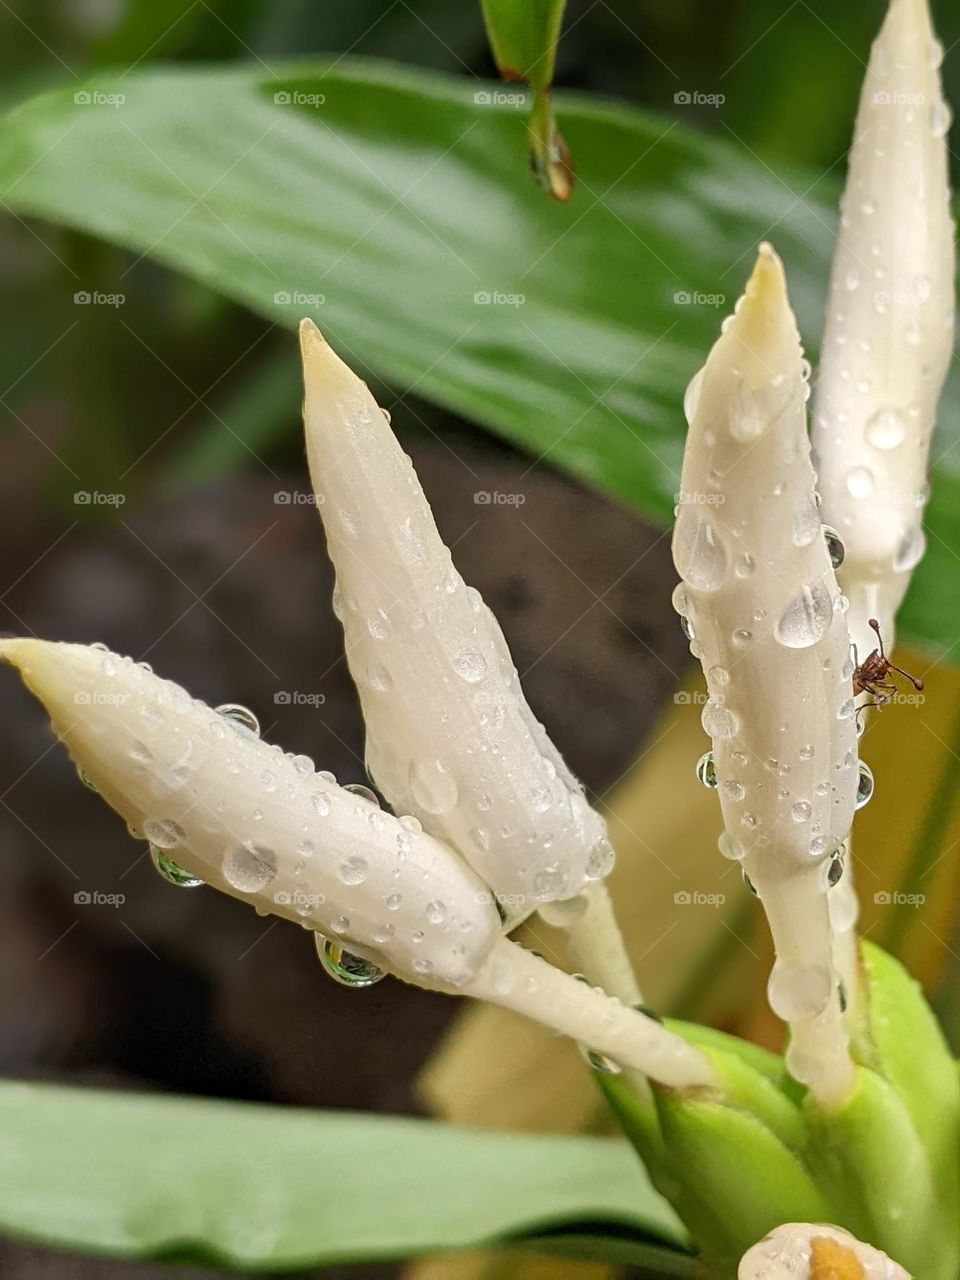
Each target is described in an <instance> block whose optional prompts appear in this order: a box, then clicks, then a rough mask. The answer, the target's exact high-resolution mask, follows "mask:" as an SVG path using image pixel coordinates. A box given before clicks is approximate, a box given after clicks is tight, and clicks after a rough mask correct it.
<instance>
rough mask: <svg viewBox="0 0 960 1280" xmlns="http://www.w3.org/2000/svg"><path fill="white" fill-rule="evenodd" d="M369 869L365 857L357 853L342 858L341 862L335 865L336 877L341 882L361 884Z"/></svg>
mask: <svg viewBox="0 0 960 1280" xmlns="http://www.w3.org/2000/svg"><path fill="white" fill-rule="evenodd" d="M369 870H370V868H369V866H368V865H367V860H366V858H361V857H360V855H359V854H354V855H352V856H351V857H349V858H344V860H343V862H341V863H340V865H339V866H338V867H337V879H338V880H339V881H340V883H341V884H347V885H357V884H363V882H364V880H366V878H367V875H368V874H369Z"/></svg>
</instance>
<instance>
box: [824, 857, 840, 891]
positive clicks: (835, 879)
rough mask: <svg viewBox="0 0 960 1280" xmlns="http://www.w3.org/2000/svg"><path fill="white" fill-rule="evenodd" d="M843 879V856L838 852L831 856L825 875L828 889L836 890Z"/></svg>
mask: <svg viewBox="0 0 960 1280" xmlns="http://www.w3.org/2000/svg"><path fill="white" fill-rule="evenodd" d="M842 878H843V854H842V853H841V852H840V851H839V850H838V851H837V852H836V853H833V854H831V855H830V857H829V859H828V860H827V864H826V868H825V870H824V873H823V880H824V884H825V885H826V886H827V888H828V889H832V888H834V887H835V886H836V885H838V884H839V883H840V881H841V879H842Z"/></svg>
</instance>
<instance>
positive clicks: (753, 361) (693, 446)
mask: <svg viewBox="0 0 960 1280" xmlns="http://www.w3.org/2000/svg"><path fill="white" fill-rule="evenodd" d="M806 375H807V369H806V367H805V365H804V362H803V359H802V351H801V347H800V338H799V334H798V333H797V329H796V323H795V321H794V318H793V314H792V312H791V310H790V307H789V303H788V301H787V294H786V284H785V281H784V277H783V269H782V266H781V264H780V260H779V259H778V258H777V256H776V255H775V254H774V253H773V251H772V250H771V249H770V247H769V246H767V245H764V246H762V247H761V250H760V255H759V258H758V261H757V265H756V268H755V270H754V273H753V276H752V277H751V279H750V282H749V283H748V285H747V289H746V293H745V295H744V297H743V298H741V299H740V301H739V302H738V304H737V307H736V312H735V314H734V316H733V317H732V318H731V319H729V320H728V321H726V322H725V324H724V326H723V331H722V334H721V337H720V338H719V340H718V341H717V343H716V344H715V346H714V347H713V350H712V351H711V352H710V356H709V358H708V360H707V363H706V365H705V367H704V369H703V370H702V371H701V373H700V374H698V375H697V378H696V379H695V381H694V384H693V392H692V393H691V394H690V395H688V407H689V409H690V418H691V421H690V430H689V433H688V436H687V445H686V452H685V456H684V464H683V476H682V482H681V494H680V507H679V510H678V515H677V523H676V528H675V531H674V539H673V554H674V561H675V563H676V566H677V569H678V571H679V573H680V575H681V577H682V579H683V582H682V584H681V586H680V587H679V588H678V591H677V595H676V596H675V603H676V604H677V607H678V609H679V610H680V612H681V613H682V614H684V615H685V617H686V618H687V620H688V625H689V627H690V628H692V631H693V634H694V636H695V639H694V642H693V648H694V651H695V652H696V653H697V654H698V655H699V656H700V658H701V660H702V663H703V668H704V672H705V674H706V679H707V686H708V690H709V695H710V696H709V699H708V702H707V704H706V705H705V707H704V710H703V717H702V718H703V726H704V729H705V730H706V731H707V733H708V734H710V736H711V738H712V739H713V769H714V770H715V775H716V782H717V791H718V796H719V799H720V805H721V808H722V811H723V820H724V826H725V828H726V833H725V836H724V841H723V850H724V852H726V853H727V854H728V856H730V857H734V858H737V859H739V860H741V862H742V865H743V867H744V870H745V871H746V873H747V875H748V876H749V878H750V880H751V882H752V883H753V885H754V886H755V888H756V890H757V892H758V894H759V896H760V898H761V900H762V902H763V906H764V909H765V911H766V914H767V917H768V920H769V922H770V928H771V932H772V934H773V939H774V943H775V946H776V949H777V963H776V966H775V968H774V971H773V974H772V975H771V980H770V998H771V1004H772V1005H773V1008H774V1010H775V1012H776V1013H777V1014H778V1015H779V1016H780V1017H782V1018H783V1019H784V1020H785V1021H787V1022H789V1023H790V1024H791V1030H792V1043H791V1054H790V1056H788V1062H789V1064H790V1066H791V1069H792V1070H793V1071H794V1073H795V1074H797V1075H798V1076H799V1077H800V1078H802V1079H803V1080H804V1081H805V1083H808V1084H810V1085H811V1087H812V1088H814V1089H815V1091H818V1092H819V1091H820V1090H821V1089H822V1090H823V1091H824V1092H829V1091H830V1090H831V1089H833V1090H835V1091H842V1089H843V1088H845V1087H846V1085H847V1084H848V1083H849V1072H850V1064H849V1059H848V1056H847V1052H846V1038H845V1035H844V1033H843V1031H842V1027H841V1025H840V1010H839V1002H838V996H837V982H836V976H835V972H834V965H833V959H832V955H831V950H832V934H831V926H830V921H829V917H828V902H827V894H828V868H829V865H830V858H831V855H832V854H834V852H835V851H836V850H837V849H838V847H839V846H840V845H841V843H842V842H843V841H844V840H845V839H846V837H847V836H848V834H849V831H850V824H851V821H852V818H853V812H854V804H855V796H856V786H857V772H858V771H857V752H856V734H855V725H854V715H853V702H852V684H851V666H850V662H849V657H848V637H847V630H846V626H845V623H844V617H843V608H842V602H841V599H840V596H839V592H838V590H837V584H836V579H835V577H834V573H833V569H832V566H831V562H830V556H829V553H828V551H827V546H826V543H825V540H824V533H823V529H822V526H821V523H820V516H819V513H818V510H817V506H816V501H815V492H814V486H815V477H814V474H813V469H812V467H811V464H810V457H809V452H810V450H809V444H808V441H807V434H806V410H805V399H806ZM690 402H692V403H690Z"/></svg>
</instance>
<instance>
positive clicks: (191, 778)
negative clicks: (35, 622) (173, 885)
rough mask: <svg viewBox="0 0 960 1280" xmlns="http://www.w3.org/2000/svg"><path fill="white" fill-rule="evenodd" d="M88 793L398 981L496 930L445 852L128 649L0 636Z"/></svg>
mask: <svg viewBox="0 0 960 1280" xmlns="http://www.w3.org/2000/svg"><path fill="white" fill-rule="evenodd" d="M0 656H2V657H3V658H5V659H6V660H7V661H8V662H10V663H12V664H13V665H14V666H16V667H17V668H18V669H19V671H20V673H21V675H22V677H23V679H24V681H25V683H26V684H27V685H28V686H29V688H30V689H31V690H32V691H33V692H34V693H35V694H36V695H37V697H38V698H39V699H40V700H41V701H42V702H43V704H44V705H45V707H46V708H47V711H48V713H49V715H50V719H51V721H52V723H53V726H54V729H55V730H56V732H57V734H58V735H59V736H60V737H61V738H62V739H63V741H64V743H65V744H66V746H67V749H68V750H69V752H70V755H71V757H72V758H73V760H74V762H75V763H76V764H77V766H78V767H79V768H81V769H82V770H83V772H84V773H85V775H86V776H87V777H88V778H89V780H90V782H91V783H92V784H93V786H94V787H95V788H96V790H97V791H98V792H99V793H100V794H101V795H102V796H103V798H104V799H105V800H106V801H107V803H108V804H110V805H111V806H112V807H113V808H114V809H116V811H117V812H118V813H119V814H120V815H121V816H122V817H123V818H125V819H126V821H127V823H128V825H129V826H130V827H131V828H132V829H133V830H134V831H136V832H137V833H141V834H142V836H143V838H144V839H147V840H149V841H150V842H151V843H153V844H155V845H156V846H158V847H159V848H161V849H162V850H163V851H164V853H167V854H169V856H170V857H171V858H172V859H173V860H174V862H176V864H177V865H178V866H181V867H183V868H184V870H186V871H189V872H191V873H192V874H193V875H195V876H197V877H199V878H200V879H201V880H203V881H205V882H206V883H207V884H210V885H212V886H213V887H214V888H216V889H220V890H222V891H223V892H224V893H228V894H230V895H231V896H232V897H235V898H239V899H241V900H242V901H243V902H247V903H249V904H250V905H251V906H252V907H255V908H257V910H259V911H262V912H268V913H269V914H271V915H276V916H282V917H284V918H285V919H287V920H292V921H294V922H295V923H298V924H301V925H303V926H304V928H307V929H310V930H313V931H317V932H319V933H321V934H323V935H324V936H325V937H329V938H330V939H332V940H334V941H337V942H343V943H344V945H345V946H346V947H347V948H348V949H356V950H358V951H359V953H360V954H364V955H365V954H367V953H370V954H371V955H375V956H378V957H380V958H381V959H382V962H383V967H384V968H387V969H389V970H391V971H392V972H394V973H397V974H399V975H401V976H403V977H406V978H408V979H410V980H412V981H415V982H417V981H421V980H422V979H423V978H424V977H429V978H430V979H432V980H436V981H438V982H444V983H452V984H463V983H465V982H466V981H467V980H468V979H469V978H470V977H472V976H473V975H474V974H475V973H476V971H477V969H478V968H479V966H480V963H481V961H482V960H483V958H484V957H485V956H486V955H487V953H488V952H489V951H490V949H491V947H492V946H493V943H494V940H495V939H496V937H497V936H498V934H499V929H500V921H499V918H498V916H497V912H496V909H495V907H494V905H493V903H492V901H491V899H490V894H489V893H488V892H487V890H486V887H485V886H484V885H483V884H482V883H481V881H480V880H479V879H478V878H477V877H476V875H474V873H473V872H472V871H471V870H470V869H469V867H467V866H466V864H465V863H464V862H462V861H461V859H459V858H458V857H457V856H456V855H455V854H454V853H453V852H452V851H451V850H449V849H446V848H444V846H443V845H442V844H440V843H439V842H438V841H437V840H435V839H433V837H432V836H430V835H428V834H427V833H426V832H424V831H422V830H420V828H419V823H417V822H416V821H415V820H410V819H397V818H395V817H393V816H392V815H391V814H388V813H384V812H383V811H382V810H381V809H380V808H379V807H378V806H377V805H375V804H372V803H371V802H370V801H368V800H363V799H361V798H360V797H359V796H358V795H356V794H354V793H353V792H350V791H347V790H345V789H344V788H342V787H339V786H337V785H336V783H335V782H333V781H332V780H330V777H329V775H327V776H323V775H320V774H317V773H316V772H315V771H314V769H313V766H312V764H310V762H309V761H308V760H307V759H306V758H305V757H291V756H288V755H285V754H284V753H283V751H281V750H280V748H279V747H275V746H271V745H269V744H268V743H266V742H263V741H262V740H261V739H260V738H258V737H257V736H256V735H255V734H253V733H251V732H250V731H249V730H247V729H244V728H242V727H241V726H239V725H238V724H236V723H234V722H233V721H231V720H228V719H225V718H224V717H223V716H221V715H218V714H217V712H215V711H213V710H212V709H211V708H210V707H208V706H206V705H205V704H204V703H202V702H199V701H197V700H196V699H194V698H191V697H190V696H189V694H187V693H186V691H185V690H184V689H182V688H181V687H180V686H179V685H177V684H174V683H172V682H171V681H169V680H162V679H160V677H159V676H156V675H154V674H153V672H151V671H149V670H147V669H145V668H143V667H140V666H138V665H137V664H136V663H134V662H133V661H132V660H131V659H129V658H122V657H120V656H118V655H117V654H114V653H110V652H108V651H105V650H102V649H99V648H94V647H89V646H86V645H76V644H52V643H48V642H45V641H40V640H29V639H23V640H4V641H0Z"/></svg>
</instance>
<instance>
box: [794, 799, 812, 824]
mask: <svg viewBox="0 0 960 1280" xmlns="http://www.w3.org/2000/svg"><path fill="white" fill-rule="evenodd" d="M812 814H813V808H812V806H811V805H810V803H809V801H807V800H798V801H797V803H796V804H795V805H794V806H793V808H792V809H791V810H790V816H791V817H792V818H793V820H794V822H809V821H810V818H811V816H812Z"/></svg>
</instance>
